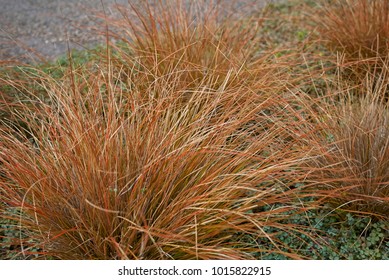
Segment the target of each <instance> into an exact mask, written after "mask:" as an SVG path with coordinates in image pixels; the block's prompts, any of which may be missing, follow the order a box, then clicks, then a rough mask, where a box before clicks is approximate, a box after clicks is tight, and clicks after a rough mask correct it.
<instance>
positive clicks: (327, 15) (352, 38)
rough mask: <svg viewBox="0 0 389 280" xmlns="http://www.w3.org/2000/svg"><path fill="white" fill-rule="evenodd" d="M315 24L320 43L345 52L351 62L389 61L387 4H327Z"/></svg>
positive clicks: (378, 0) (347, 0) (356, 0)
mask: <svg viewBox="0 0 389 280" xmlns="http://www.w3.org/2000/svg"><path fill="white" fill-rule="evenodd" d="M314 21H315V23H316V24H317V25H318V32H319V34H320V37H321V39H323V40H324V41H325V42H326V43H327V44H328V46H329V47H330V48H331V49H333V50H335V51H341V52H345V53H346V56H347V59H348V61H356V60H359V59H360V58H364V59H367V58H377V57H378V58H380V59H381V60H385V59H386V58H387V57H388V50H389V2H388V1H382V0H335V1H325V2H324V3H323V5H321V6H320V7H319V11H318V12H317V16H315V17H314Z"/></svg>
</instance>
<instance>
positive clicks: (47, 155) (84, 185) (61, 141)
mask: <svg viewBox="0 0 389 280" xmlns="http://www.w3.org/2000/svg"><path fill="white" fill-rule="evenodd" d="M105 70H107V69H105ZM105 70H104V69H101V71H100V73H94V75H92V76H90V77H88V76H86V77H85V76H83V75H82V74H77V73H76V72H70V73H69V77H67V78H64V79H63V80H60V81H54V80H51V79H50V78H49V77H45V78H44V74H43V73H42V79H41V81H40V82H41V85H42V87H43V88H45V89H46V93H47V96H48V98H49V102H47V103H45V102H44V101H43V100H40V99H39V98H36V99H34V100H33V99H31V100H30V101H31V102H30V106H26V105H23V103H20V106H21V108H20V110H18V111H17V112H18V113H17V114H18V115H17V116H16V117H17V119H19V120H22V121H23V123H24V124H25V128H24V129H22V128H20V129H17V128H15V126H10V125H9V124H7V123H4V122H2V123H3V127H2V129H1V131H0V139H1V143H2V145H1V148H0V162H1V166H0V169H1V174H2V177H1V181H0V187H1V196H2V201H4V202H5V203H6V205H7V206H8V207H9V208H10V209H15V210H17V211H13V212H12V213H14V214H13V216H12V215H11V217H10V218H11V219H14V220H15V222H16V228H18V230H19V231H20V236H19V237H20V238H19V240H14V242H16V243H15V244H14V245H15V246H16V245H18V246H17V247H18V248H19V249H20V254H22V255H23V256H28V255H34V256H38V257H43V258H44V257H47V256H51V257H54V258H61V259H126V258H129V259H244V258H250V256H251V255H250V251H251V250H258V251H261V250H262V248H261V247H260V246H258V247H257V248H255V249H253V248H251V249H250V250H248V249H247V247H244V246H239V245H241V244H236V242H234V240H235V239H234V235H235V234H238V233H242V232H243V233H247V234H252V235H254V236H265V237H267V238H268V239H269V241H270V242H274V243H275V245H276V248H279V250H280V251H281V249H283V248H282V244H277V242H276V241H273V240H272V237H271V236H269V235H267V233H266V232H265V231H264V230H263V227H264V226H265V225H266V226H267V227H273V228H276V229H279V230H282V231H293V230H294V229H293V225H287V226H286V225H283V224H281V223H279V222H278V221H277V220H273V219H272V218H271V217H272V211H274V212H275V213H279V212H283V211H287V207H286V208H285V207H284V208H281V209H275V210H274V209H273V210H272V211H270V210H269V211H263V212H257V211H253V209H256V208H258V207H260V206H261V205H269V204H272V203H282V202H285V203H288V202H290V201H291V196H289V195H286V193H287V192H288V190H287V188H281V187H276V186H277V182H281V181H283V182H287V181H285V180H288V178H292V177H291V176H292V175H293V174H294V172H293V171H292V167H293V165H295V164H296V163H297V162H298V161H299V159H298V158H297V157H296V155H295V151H293V149H290V147H288V145H289V144H287V143H286V142H284V141H282V138H284V137H287V136H288V135H286V132H283V130H282V128H281V126H278V125H277V121H276V115H275V116H274V122H272V121H269V117H268V116H267V115H266V114H265V113H264V112H265V111H266V110H276V109H278V111H279V112H280V114H281V112H282V110H281V109H282V107H285V106H286V103H283V102H284V101H283V100H282V98H281V97H279V96H278V98H277V99H272V98H269V97H261V96H259V95H257V94H256V93H255V90H254V89H252V88H247V87H244V86H242V87H236V88H234V89H229V90H225V89H223V88H220V89H219V90H212V89H210V88H208V87H207V84H204V85H203V86H201V87H199V88H198V89H196V90H193V89H190V90H188V91H186V92H185V91H176V90H175V89H174V84H173V85H172V84H171V80H172V79H173V81H177V83H181V80H180V75H181V74H179V73H178V74H171V75H172V76H173V75H175V77H170V78H169V83H166V84H158V88H154V90H156V91H157V92H158V93H159V94H157V95H156V97H153V98H150V99H148V100H147V101H144V99H143V98H142V97H141V96H140V95H139V93H138V92H137V90H136V88H134V89H133V90H132V91H123V90H122V89H121V88H120V87H118V86H117V85H115V83H113V82H111V81H112V77H111V76H110V74H109V70H107V71H108V73H107V72H106V71H105ZM68 79H70V80H68ZM128 79H130V80H132V79H133V78H132V77H128ZM132 81H133V82H136V81H134V80H132ZM206 81H207V80H206ZM225 83H228V80H226V81H225ZM30 96H33V94H30ZM183 99H185V103H184V102H183ZM14 114H16V112H15V111H14ZM249 124H251V126H249ZM26 132H28V133H26ZM284 134H285V135H284ZM254 140H255V141H254ZM265 154H266V156H265ZM289 180H290V179H289ZM278 184H279V183H278ZM284 184H285V185H287V183H284ZM289 211H290V209H289ZM296 230H298V229H296ZM285 254H289V255H290V256H293V252H286V253H285ZM294 257H298V256H294Z"/></svg>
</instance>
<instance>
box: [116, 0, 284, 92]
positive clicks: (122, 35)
mask: <svg viewBox="0 0 389 280" xmlns="http://www.w3.org/2000/svg"><path fill="white" fill-rule="evenodd" d="M232 2H233V1H232ZM230 4H231V3H230ZM231 5H232V4H231ZM228 6H229V4H228V3H223V5H221V4H220V3H217V2H216V1H189V2H186V1H182V0H174V1H168V2H164V1H155V2H153V4H150V3H149V2H147V1H145V2H142V3H140V4H131V6H130V7H129V8H128V7H127V6H126V7H121V8H120V11H121V13H122V18H119V19H115V20H110V21H109V23H108V25H109V27H110V30H112V32H110V36H111V37H112V38H114V39H115V40H116V41H118V42H120V43H119V44H118V45H117V46H119V47H117V48H116V50H117V51H118V52H119V53H121V55H120V56H119V58H118V59H120V65H121V66H122V65H126V66H127V68H128V69H137V70H138V73H139V75H140V76H141V77H142V78H145V79H148V78H150V79H151V80H154V79H155V77H165V78H166V77H169V75H168V74H169V73H171V72H182V76H181V83H182V84H183V85H184V87H188V86H193V87H195V88H196V87H197V86H198V84H199V83H202V81H203V80H204V77H207V78H209V77H212V84H213V86H214V88H215V87H218V86H220V85H221V84H222V83H224V82H225V81H226V77H227V75H229V73H230V71H231V70H233V71H235V72H236V73H241V75H235V76H234V78H233V79H231V78H230V79H228V85H230V84H231V85H239V84H242V83H246V84H247V83H252V82H253V81H254V80H256V76H257V72H256V70H257V69H258V68H260V69H261V75H266V73H267V72H268V71H267V69H266V68H265V65H267V66H270V65H271V64H263V60H264V59H265V58H266V57H267V56H266V55H264V54H260V52H259V49H258V48H257V46H258V44H259V43H260V42H261V37H260V36H259V31H260V27H261V24H262V22H263V19H262V17H261V16H260V15H257V16H250V17H248V16H245V15H244V14H242V15H240V14H239V13H238V14H239V15H237V14H236V13H235V14H234V15H232V14H231V12H228V11H231V9H229V8H228ZM222 9H223V10H222ZM128 50H130V51H128ZM123 51H124V53H123ZM134 56H136V57H137V60H134V59H133V57H134ZM113 59H115V58H113ZM280 69H281V68H280ZM121 71H123V68H121ZM270 73H272V72H270ZM270 81H271V80H270V79H269V80H268V82H269V86H271V85H272V83H275V81H276V79H273V82H272V83H270Z"/></svg>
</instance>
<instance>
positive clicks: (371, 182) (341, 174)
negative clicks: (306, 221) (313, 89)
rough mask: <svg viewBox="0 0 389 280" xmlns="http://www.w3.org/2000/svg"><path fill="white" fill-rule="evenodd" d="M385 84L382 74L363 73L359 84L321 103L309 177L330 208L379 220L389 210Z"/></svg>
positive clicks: (388, 152)
mask: <svg viewBox="0 0 389 280" xmlns="http://www.w3.org/2000/svg"><path fill="white" fill-rule="evenodd" d="M387 85H388V84H387V79H385V78H384V76H383V75H381V79H377V78H376V77H375V78H371V79H369V77H367V78H366V80H365V83H364V84H363V85H360V86H359V87H358V88H348V89H347V88H346V89H342V90H341V91H340V93H337V94H336V95H332V97H331V98H330V101H329V102H328V103H327V106H323V107H322V108H324V109H323V112H322V114H321V117H320V121H319V122H318V123H319V126H320V127H321V128H320V129H319V130H320V131H321V133H318V134H317V135H316V136H315V137H316V139H319V140H318V141H317V142H316V144H317V145H318V146H316V147H318V149H317V150H316V153H317V157H316V158H315V160H314V161H313V162H314V164H313V165H312V166H311V169H310V170H309V176H308V180H310V179H313V181H314V182H315V183H314V184H313V186H314V187H315V188H316V187H319V188H320V189H322V190H323V192H322V193H321V194H322V195H323V197H324V200H325V201H330V202H331V203H332V204H333V205H334V207H335V208H341V209H345V210H347V211H352V212H357V213H361V214H367V215H372V216H375V217H376V218H380V219H387V218H388V216H387V213H388V211H389V173H388V170H389V126H388V121H389V113H388V112H389V111H388V103H387V99H386V92H387ZM334 96H337V98H334ZM335 100H336V101H335ZM313 146H315V144H313ZM318 193H320V192H318Z"/></svg>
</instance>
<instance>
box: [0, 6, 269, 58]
mask: <svg viewBox="0 0 389 280" xmlns="http://www.w3.org/2000/svg"><path fill="white" fill-rule="evenodd" d="M131 1H132V2H134V0H131ZM138 1H144V0H138ZM167 1H169V0H167ZM228 1H234V0H225V1H223V0H221V3H222V4H223V3H227V2H228ZM247 1H249V0H241V1H236V5H235V6H236V7H239V6H240V5H241V4H242V3H243V2H247ZM264 1H266V0H257V1H253V0H251V2H252V3H254V4H256V5H263V3H264ZM270 1H274V0H270ZM249 2H250V1H249ZM102 3H103V4H104V7H105V11H106V13H107V14H108V15H115V13H116V14H117V15H118V12H117V9H116V8H115V5H116V4H119V5H120V4H122V5H123V4H125V5H128V0H83V1H77V0H0V60H20V61H24V62H34V61H37V59H39V58H40V59H46V60H53V59H55V58H57V57H58V56H60V55H63V54H65V53H66V52H67V49H68V46H69V47H70V48H71V49H73V48H77V49H82V48H88V47H90V46H93V45H96V44H97V43H102V42H104V38H103V36H99V35H98V34H97V32H95V31H94V29H95V28H96V26H99V25H98V23H97V22H98V20H97V17H96V16H95V14H96V13H98V12H101V11H103V5H102Z"/></svg>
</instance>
